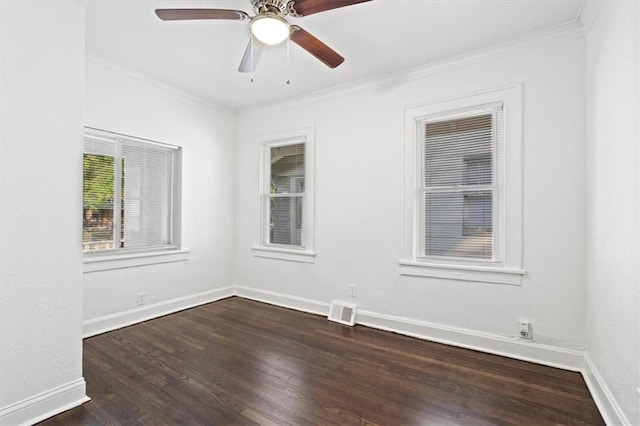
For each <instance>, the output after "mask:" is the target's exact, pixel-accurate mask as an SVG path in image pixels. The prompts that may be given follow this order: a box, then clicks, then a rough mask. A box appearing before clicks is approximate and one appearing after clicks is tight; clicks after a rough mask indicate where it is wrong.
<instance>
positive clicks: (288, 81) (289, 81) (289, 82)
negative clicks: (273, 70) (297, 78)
mask: <svg viewBox="0 0 640 426" xmlns="http://www.w3.org/2000/svg"><path fill="white" fill-rule="evenodd" d="M289 46H291V37H288V38H287V84H291V79H290V78H289Z"/></svg>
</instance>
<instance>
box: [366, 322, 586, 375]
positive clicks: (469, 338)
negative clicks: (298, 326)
mask: <svg viewBox="0 0 640 426" xmlns="http://www.w3.org/2000/svg"><path fill="white" fill-rule="evenodd" d="M356 323H357V324H361V325H364V326H367V327H372V328H377V329H380V330H385V331H392V332H394V333H399V334H404V335H407V336H411V337H417V338H418V339H424V340H429V341H432V342H437V343H444V344H446V345H451V346H458V347H461V348H466V349H473V350H477V351H481V352H487V353H490V354H495V355H501V356H506V357H509V358H515V359H519V360H522V361H529V362H534V363H536V364H542V365H547V366H550V367H556V368H562V369H564V370H570V371H580V369H581V368H582V356H583V352H582V351H578V350H572V349H566V348H561V347H557V346H550V345H543V344H539V343H535V342H530V341H524V340H520V339H516V338H509V337H504V336H499V335H495V334H489V333H482V332H479V331H475V330H468V329H463V328H456V327H449V326H444V325H441V324H434V323H429V322H426V321H417V320H413V319H409V318H402V317H396V316H392V315H384V314H378V313H375V312H370V311H361V310H358V312H357V315H356Z"/></svg>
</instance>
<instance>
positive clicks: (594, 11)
mask: <svg viewBox="0 0 640 426" xmlns="http://www.w3.org/2000/svg"><path fill="white" fill-rule="evenodd" d="M603 5H604V2H603V1H593V0H591V1H585V2H584V3H583V4H582V7H581V8H580V12H578V16H577V17H576V22H578V23H579V24H580V25H582V29H583V31H584V34H585V35H588V34H589V32H590V31H591V28H593V24H594V23H595V22H596V20H597V19H598V16H599V15H600V12H601V11H602V7H603Z"/></svg>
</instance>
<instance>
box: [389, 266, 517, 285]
mask: <svg viewBox="0 0 640 426" xmlns="http://www.w3.org/2000/svg"><path fill="white" fill-rule="evenodd" d="M399 263H400V275H409V276H416V277H429V278H443V279H448V280H459V281H475V282H484V283H492V284H506V285H518V286H519V285H522V276H523V275H524V274H525V271H524V270H521V269H504V268H496V267H482V266H464V265H449V264H442V265H440V264H434V263H423V262H415V261H401V262H399Z"/></svg>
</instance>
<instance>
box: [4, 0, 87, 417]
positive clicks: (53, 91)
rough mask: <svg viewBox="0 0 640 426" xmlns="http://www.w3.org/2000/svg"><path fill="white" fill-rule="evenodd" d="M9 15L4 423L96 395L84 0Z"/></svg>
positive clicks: (25, 5)
mask: <svg viewBox="0 0 640 426" xmlns="http://www.w3.org/2000/svg"><path fill="white" fill-rule="evenodd" d="M0 15H1V23H0V28H1V33H0V41H1V44H0V52H1V61H2V72H1V89H0V90H1V92H2V96H1V98H0V99H1V108H2V109H1V121H2V125H1V130H0V135H1V141H2V183H1V188H2V189H1V190H0V194H1V209H0V213H1V220H0V222H1V224H0V229H1V232H2V239H1V241H2V242H1V244H2V246H1V249H2V255H1V256H0V263H1V267H0V269H1V272H0V278H1V283H0V294H1V295H0V325H1V330H2V331H1V335H0V423H2V424H16V423H19V422H23V421H27V422H29V421H35V420H37V419H39V418H41V417H42V416H46V415H47V414H48V415H52V414H55V413H56V412H58V411H59V410H60V407H64V406H68V405H73V404H78V403H80V402H82V400H83V398H84V397H85V385H84V379H83V378H82V340H81V320H82V252H81V248H80V245H79V241H81V237H82V235H81V230H80V227H79V226H78V224H79V223H80V222H81V220H82V213H81V199H80V195H79V194H81V191H82V189H81V188H82V105H83V90H84V88H83V87H84V4H83V2H81V1H75V2H63V1H57V2H19V1H15V2H14V1H2V2H0ZM50 410H53V411H50Z"/></svg>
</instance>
